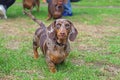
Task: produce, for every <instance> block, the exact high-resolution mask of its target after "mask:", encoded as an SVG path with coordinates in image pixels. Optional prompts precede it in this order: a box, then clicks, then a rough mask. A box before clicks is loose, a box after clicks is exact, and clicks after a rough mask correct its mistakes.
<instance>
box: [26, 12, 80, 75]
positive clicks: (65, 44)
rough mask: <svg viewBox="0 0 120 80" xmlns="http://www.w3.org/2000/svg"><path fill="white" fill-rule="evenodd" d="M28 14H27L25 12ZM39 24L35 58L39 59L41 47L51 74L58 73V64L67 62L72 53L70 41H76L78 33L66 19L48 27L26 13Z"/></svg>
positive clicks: (35, 43)
mask: <svg viewBox="0 0 120 80" xmlns="http://www.w3.org/2000/svg"><path fill="white" fill-rule="evenodd" d="M25 13H26V12H25ZM26 14H27V15H28V16H29V17H30V18H32V20H33V21H35V22H37V23H38V24H39V26H40V27H39V28H38V29H37V30H36V31H35V34H34V39H33V51H34V58H38V57H39V55H38V51H37V49H38V48H39V47H40V48H41V51H42V52H43V54H44V56H45V59H46V62H47V64H48V67H49V69H50V71H51V72H53V73H54V72H56V71H57V69H56V64H60V63H62V62H64V61H65V59H66V57H67V56H68V55H69V53H70V44H69V40H70V41H74V40H75V38H76V36H77V34H78V31H77V29H76V28H75V27H74V25H73V23H72V22H70V21H69V20H66V19H57V20H55V21H53V22H52V23H51V24H50V25H49V26H48V27H46V26H45V25H44V24H43V22H41V21H40V20H38V19H36V18H35V17H34V16H33V15H31V14H30V13H26Z"/></svg>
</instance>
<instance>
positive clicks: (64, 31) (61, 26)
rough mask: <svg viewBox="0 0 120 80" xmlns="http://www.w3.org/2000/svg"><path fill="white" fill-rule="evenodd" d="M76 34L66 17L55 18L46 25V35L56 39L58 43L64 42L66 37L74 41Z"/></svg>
mask: <svg viewBox="0 0 120 80" xmlns="http://www.w3.org/2000/svg"><path fill="white" fill-rule="evenodd" d="M77 34H78V31H77V29H76V28H75V27H74V25H73V24H72V22H70V21H69V20H66V19H57V20H55V21H54V22H53V23H52V24H50V26H49V27H48V35H49V37H50V38H51V39H55V38H56V39H57V41H58V42H59V43H65V42H66V41H67V40H68V39H69V40H70V41H74V40H75V38H76V36H77Z"/></svg>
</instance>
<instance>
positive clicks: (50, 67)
mask: <svg viewBox="0 0 120 80" xmlns="http://www.w3.org/2000/svg"><path fill="white" fill-rule="evenodd" d="M46 62H47V65H48V67H49V69H50V72H52V73H55V72H57V70H56V68H55V64H54V63H53V62H52V61H50V58H49V57H48V56H46Z"/></svg>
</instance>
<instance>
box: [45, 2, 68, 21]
mask: <svg viewBox="0 0 120 80" xmlns="http://www.w3.org/2000/svg"><path fill="white" fill-rule="evenodd" d="M65 3H67V0H50V1H49V3H48V18H47V20H49V19H51V18H54V19H58V18H61V17H62V13H63V11H64V6H63V4H65Z"/></svg>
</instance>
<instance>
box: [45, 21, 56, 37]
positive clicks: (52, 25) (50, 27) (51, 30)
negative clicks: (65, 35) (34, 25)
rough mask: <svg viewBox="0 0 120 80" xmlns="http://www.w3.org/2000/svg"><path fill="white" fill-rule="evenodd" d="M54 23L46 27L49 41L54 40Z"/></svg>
mask: <svg viewBox="0 0 120 80" xmlns="http://www.w3.org/2000/svg"><path fill="white" fill-rule="evenodd" d="M55 23H56V21H54V22H53V23H51V24H50V25H49V26H48V27H47V30H48V36H49V38H50V39H54V38H55V29H54V28H55Z"/></svg>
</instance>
